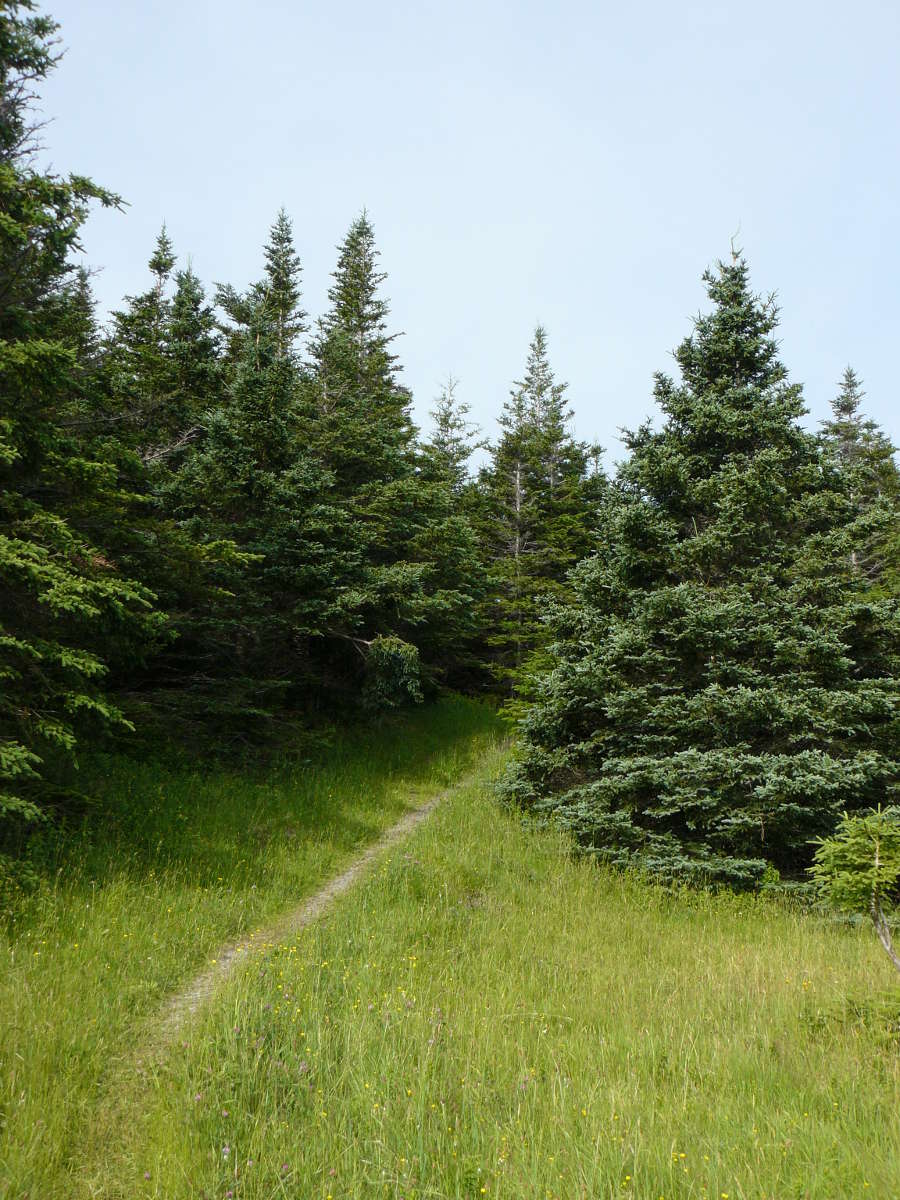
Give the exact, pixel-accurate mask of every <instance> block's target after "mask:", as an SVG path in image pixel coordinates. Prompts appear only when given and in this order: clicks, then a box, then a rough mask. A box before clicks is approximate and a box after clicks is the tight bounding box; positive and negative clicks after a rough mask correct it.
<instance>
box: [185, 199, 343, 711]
mask: <svg viewBox="0 0 900 1200" xmlns="http://www.w3.org/2000/svg"><path fill="white" fill-rule="evenodd" d="M265 263H266V268H265V273H264V275H263V278H262V279H261V280H260V281H259V282H258V283H256V284H254V285H253V287H251V288H250V289H249V291H248V292H247V293H246V294H244V295H240V294H238V293H237V292H235V291H234V289H232V288H227V287H226V288H220V289H219V293H218V297H219V300H220V302H221V304H222V306H223V307H224V308H225V310H226V312H227V313H228V314H229V315H230V316H231V318H232V325H231V326H230V328H229V330H228V336H229V342H230V351H229V358H230V362H229V368H228V372H227V384H226V386H225V390H224V394H223V397H222V400H221V402H220V404H219V405H218V406H217V407H215V408H213V409H212V410H210V412H209V413H208V414H207V416H206V418H205V421H204V431H203V438H202V441H201V443H200V444H199V445H198V447H197V449H196V451H195V452H194V453H193V454H192V455H191V456H190V457H189V459H188V460H187V461H186V462H185V464H184V466H183V468H182V469H181V470H180V471H179V473H178V476H177V478H176V480H175V481H174V484H173V487H172V502H173V504H174V506H175V507H174V512H175V514H176V515H177V517H178V518H179V520H180V521H182V522H183V523H184V524H185V526H186V528H187V529H188V530H189V531H190V532H191V533H192V535H193V536H194V537H196V538H197V539H199V540H205V541H206V542H207V543H208V544H209V545H210V546H212V547H215V546H220V545H222V544H224V545H226V546H231V547H233V548H234V551H235V552H234V553H232V554H230V555H228V556H227V557H226V558H225V559H224V560H223V562H222V563H221V564H220V566H219V568H218V571H217V577H218V580H219V583H220V586H221V589H222V596H223V601H222V603H221V604H219V605H218V606H216V607H215V608H214V609H212V610H211V611H207V612H205V613H198V614H196V615H195V616H194V617H193V618H192V619H191V620H190V622H189V628H187V629H186V630H185V634H184V637H185V640H186V642H187V644H188V646H189V647H191V652H192V654H193V656H194V658H195V659H196V661H197V662H198V664H199V663H202V662H205V663H206V669H205V674H206V676H207V678H211V679H213V680H216V681H222V683H221V685H219V684H218V683H216V684H214V693H215V694H214V695H212V696H210V695H209V693H208V692H204V691H203V690H202V689H201V690H200V692H199V693H198V696H199V699H200V700H201V701H202V702H203V703H204V704H206V705H207V706H208V707H210V708H211V709H212V710H213V711H214V712H215V713H216V714H217V717H218V719H220V720H221V719H222V718H223V717H226V716H233V717H234V718H235V720H236V721H238V722H243V724H244V726H246V724H247V718H248V716H252V715H254V714H255V715H257V716H265V715H266V714H267V713H269V712H270V711H271V710H272V709H273V708H274V707H277V706H280V705H283V704H285V703H288V702H289V701H290V699H291V695H292V693H293V694H294V695H295V696H304V698H305V697H306V695H307V694H308V692H309V688H310V682H311V680H315V684H316V685H318V683H319V681H318V679H317V678H316V677H315V673H314V672H313V673H312V674H311V668H310V666H309V653H308V650H309V641H310V639H311V638H314V637H316V636H319V635H321V633H322V625H323V621H324V620H325V618H326V615H327V613H328V612H329V611H330V609H331V608H332V607H333V599H332V597H331V583H332V580H333V578H334V574H335V570H334V565H333V563H332V557H333V554H334V546H335V543H336V541H337V540H338V539H336V537H335V535H334V532H333V529H332V524H333V522H334V519H335V514H334V513H333V512H332V511H331V510H330V509H329V507H328V505H327V503H326V502H325V499H324V493H325V490H326V488H327V485H328V482H329V477H328V475H327V473H326V472H325V470H324V468H323V467H322V466H321V464H320V463H319V461H318V459H317V457H316V455H315V453H314V451H312V450H311V449H310V447H309V444H308V441H309V428H308V424H309V422H308V416H309V414H308V411H307V410H306V409H305V408H304V396H305V395H306V392H305V391H304V380H305V375H304V369H303V368H302V365H301V363H300V359H299V354H298V352H297V348H296V345H295V339H296V337H297V335H298V334H299V332H300V331H301V330H302V329H303V327H304V320H305V318H304V314H303V310H302V307H301V293H300V264H299V258H298V256H297V253H296V251H295V249H294V245H293V239H292V235H291V228H290V222H289V220H288V218H287V217H286V215H285V214H284V212H281V213H279V214H278V217H277V219H276V221H275V224H274V225H273V227H272V230H271V231H270V236H269V240H268V242H267V245H266V247H265ZM192 310H193V311H196V304H194V305H193V306H192ZM195 340H196V339H195ZM306 391H307V392H308V388H307V389H306ZM236 570H238V572H239V573H238V575H237V576H235V571H236ZM229 593H230V594H231V595H230V599H229Z"/></svg>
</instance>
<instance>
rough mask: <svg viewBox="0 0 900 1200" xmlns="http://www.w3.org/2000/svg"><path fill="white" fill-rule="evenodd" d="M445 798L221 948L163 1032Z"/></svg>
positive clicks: (180, 996) (315, 914)
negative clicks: (251, 954)
mask: <svg viewBox="0 0 900 1200" xmlns="http://www.w3.org/2000/svg"><path fill="white" fill-rule="evenodd" d="M457 786H458V785H457ZM446 795H447V793H446V792H442V793H441V794H440V795H438V796H435V797H434V798H433V799H432V800H429V801H428V803H427V804H423V805H422V807H421V808H414V809H412V810H411V811H410V812H408V813H406V815H405V816H403V817H401V819H400V820H399V821H398V822H397V823H396V825H392V826H391V827H390V829H387V830H386V831H385V832H384V833H383V834H382V835H381V837H380V838H379V839H378V840H377V841H376V842H373V843H372V845H371V846H368V847H367V848H366V849H365V850H364V851H363V852H362V854H360V855H359V857H358V858H355V859H354V860H353V862H352V863H351V864H350V865H349V866H348V867H347V868H345V870H343V871H341V873H340V874H339V875H335V876H333V877H332V878H331V879H329V880H328V882H327V883H324V884H323V885H322V886H321V887H320V888H319V889H318V890H317V891H315V892H313V894H312V895H311V896H308V897H307V899H306V900H304V901H303V903H302V904H300V905H298V907H297V908H294V909H291V910H290V911H289V912H287V913H285V914H284V916H282V917H280V918H279V919H278V920H277V921H276V922H275V923H274V924H272V925H269V926H268V927H267V928H266V929H260V930H258V931H257V932H256V933H253V934H249V935H248V936H246V937H242V938H238V939H237V940H236V941H232V942H227V943H226V944H225V945H224V946H222V947H221V948H220V949H219V950H218V952H217V953H216V954H215V955H214V959H215V961H214V963H213V964H212V965H211V966H210V968H209V970H207V971H204V972H203V974H202V975H197V976H195V978H194V979H192V980H191V982H190V983H189V984H188V985H187V986H186V987H185V988H183V989H182V990H181V991H180V992H177V993H176V994H175V995H174V996H172V997H171V998H170V999H169V1001H168V1004H167V1006H166V1015H165V1018H164V1021H163V1026H164V1028H165V1030H166V1032H168V1033H172V1032H173V1031H174V1030H175V1029H177V1028H178V1026H179V1025H180V1024H181V1022H182V1021H183V1020H184V1019H185V1018H187V1017H189V1016H191V1014H192V1013H195V1012H196V1011H197V1009H198V1008H200V1006H201V1005H202V1004H203V1003H204V1001H205V1000H206V999H207V998H208V997H209V996H210V995H211V994H212V992H213V990H214V989H215V988H217V987H218V986H219V984H220V983H222V982H223V980H225V979H227V978H228V976H229V975H230V974H231V973H232V971H233V970H234V968H235V967H236V966H237V965H238V963H239V962H240V961H241V959H242V958H244V957H245V955H246V953H247V951H249V950H252V949H253V947H254V946H258V945H259V944H260V943H264V942H276V941H280V940H281V939H283V938H286V937H289V936H290V935H291V934H292V933H295V932H296V931H297V930H298V929H302V928H303V927H304V926H305V925H309V924H311V923H312V922H313V921H315V920H317V919H318V918H319V917H320V916H321V915H322V913H323V912H325V910H326V909H327V908H328V907H329V905H330V904H331V903H332V901H333V900H334V899H335V898H336V897H337V896H340V895H341V893H342V892H346V891H347V889H348V888H350V887H351V886H352V885H353V884H354V883H355V882H356V880H357V879H358V878H359V877H360V875H362V873H363V872H364V871H365V870H366V868H367V867H368V866H369V865H370V864H371V863H372V861H373V860H374V859H376V858H378V857H379V855H381V854H383V853H384V851H385V850H388V849H390V847H391V846H394V845H396V843H397V842H399V841H402V840H403V838H405V837H406V835H407V834H408V833H410V832H411V831H412V830H413V829H415V827H416V826H417V825H420V824H421V823H422V821H424V820H425V818H426V817H427V816H429V814H430V813H431V812H433V810H434V809H435V808H436V807H437V805H438V804H440V802H441V800H443V799H444V796H446Z"/></svg>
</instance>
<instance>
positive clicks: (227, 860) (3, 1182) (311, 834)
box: [0, 700, 498, 1200]
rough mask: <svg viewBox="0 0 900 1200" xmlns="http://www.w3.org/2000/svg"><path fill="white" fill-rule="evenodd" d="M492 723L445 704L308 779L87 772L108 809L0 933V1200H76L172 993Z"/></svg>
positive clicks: (289, 773)
mask: <svg viewBox="0 0 900 1200" xmlns="http://www.w3.org/2000/svg"><path fill="white" fill-rule="evenodd" d="M497 727H498V723H497V720H496V718H495V717H493V715H492V714H491V713H490V712H488V711H487V710H486V709H484V708H481V707H479V706H477V705H474V704H470V703H467V702H465V701H461V700H450V701H446V702H444V703H442V704H439V705H436V706H434V707H431V708H428V709H424V710H419V711H417V712H416V713H413V714H410V715H408V716H405V717H403V718H402V719H398V720H397V721H396V722H394V723H388V724H382V725H380V726H379V727H377V728H373V729H371V730H368V731H366V730H363V731H356V732H353V733H352V734H351V733H347V734H344V735H342V736H339V737H337V738H336V739H335V742H334V745H333V746H332V748H331V750H330V751H329V752H328V753H327V754H326V755H325V757H324V759H323V760H322V761H320V762H318V763H317V764H316V765H315V766H299V765H296V764H291V763H287V762H286V763H283V764H281V765H280V766H279V765H278V764H277V763H276V764H275V765H274V766H272V765H270V767H269V768H268V770H267V771H266V772H265V774H264V775H261V774H255V775H248V774H246V773H241V772H240V771H238V770H236V769H225V768H221V767H211V768H210V769H209V770H204V769H203V768H202V767H200V766H196V765H195V766H194V768H193V769H184V768H179V767H176V766H172V765H171V764H169V765H164V764H162V763H146V764H143V765H137V764H135V763H133V762H130V761H127V760H107V761H105V762H103V763H101V764H94V766H93V767H91V768H90V770H91V771H93V772H94V773H95V774H96V773H97V772H98V771H99V770H100V769H101V768H102V770H103V771H104V773H105V776H106V777H105V779H103V780H102V781H101V780H95V782H96V783H97V784H98V786H99V790H100V808H99V810H98V811H97V812H96V813H95V814H94V815H93V816H92V820H91V823H90V826H89V827H87V828H85V829H84V830H83V831H82V832H81V833H80V834H78V835H77V836H72V835H71V834H70V836H69V837H68V838H66V839H58V840H57V841H56V842H52V841H51V842H48V843H47V844H46V845H45V847H44V856H43V858H44V862H45V863H46V877H45V879H44V881H43V883H42V884H41V886H40V887H39V888H38V890H37V892H36V893H35V894H34V895H33V896H31V897H30V898H28V899H27V900H23V901H22V903H21V904H20V905H19V906H18V907H17V909H16V911H15V912H14V913H13V914H12V916H13V920H12V923H11V926H10V927H8V928H7V931H6V933H5V934H2V935H0V1196H3V1197H4V1200H6V1198H7V1197H9V1198H10V1200H12V1198H13V1197H15V1198H17V1200H24V1198H25V1197H26V1196H27V1197H29V1198H30V1200H38V1198H40V1200H53V1198H57V1197H58V1198H60V1200H62V1198H63V1197H65V1200H70V1197H72V1196H73V1195H74V1194H75V1193H76V1183H75V1182H74V1178H73V1174H72V1172H73V1171H74V1170H76V1169H77V1167H76V1164H78V1163H79V1162H82V1161H83V1160H84V1158H85V1155H86V1154H88V1153H89V1151H90V1148H91V1147H92V1146H93V1145H94V1144H95V1141H96V1138H97V1136H98V1131H99V1130H100V1129H102V1128H103V1126H104V1118H103V1113H104V1111H105V1110H110V1111H112V1110H113V1109H115V1108H116V1103H117V1102H116V1099H115V1097H114V1096H111V1095H109V1092H110V1089H111V1088H113V1089H114V1088H115V1087H116V1086H118V1082H119V1080H120V1076H121V1064H126V1063H128V1062H131V1061H132V1059H133V1056H134V1047H135V1045H136V1044H139V1043H140V1042H141V1040H142V1039H145V1038H147V1037H148V1036H149V1035H150V1034H151V1032H152V1024H153V1022H154V1021H155V1020H156V1015H157V1014H158V1012H159V1011H160V1006H161V1004H162V1001H163V997H164V996H165V995H166V994H167V993H168V992H170V991H172V990H173V989H175V988H176V987H178V985H179V984H180V983H181V982H182V981H184V980H185V979H186V978H189V977H190V976H191V975H192V974H193V973H194V972H195V971H196V970H198V969H199V968H200V967H201V966H202V965H204V964H205V963H206V961H207V960H208V958H209V956H210V955H211V953H212V952H213V951H214V949H215V948H216V947H217V946H218V945H219V944H220V943H221V942H222V941H223V940H224V939H226V938H227V937H229V936H231V935H234V934H236V933H238V932H240V931H243V930H246V929H250V928H255V927H257V926H259V925H260V924H262V923H264V922H266V921H267V920H269V919H270V918H272V917H273V916H274V914H276V913H277V912H279V911H280V910H282V909H284V908H285V907H286V906H289V905H291V904H293V903H295V902H296V901H297V899H298V898H300V897H302V896H303V895H304V894H306V893H308V892H310V891H311V890H313V889H314V887H315V886H316V884H318V883H320V882H321V881H322V880H324V879H326V878H327V877H328V876H330V875H332V874H333V873H334V872H335V871H336V870H338V869H339V867H340V866H341V864H342V863H343V862H345V861H346V860H347V859H348V858H350V857H352V855H353V852H354V851H355V850H357V849H358V848H359V847H361V846H362V845H363V844H365V843H367V842H369V841H371V840H373V839H374V838H375V837H376V836H377V835H378V834H379V833H380V832H381V831H382V830H383V829H384V828H385V827H386V826H387V825H389V824H391V823H392V822H393V821H394V820H396V819H397V818H398V817H399V815H401V813H402V812H403V811H405V810H406V809H407V808H408V807H409V806H410V804H414V803H416V802H417V801H418V802H420V801H421V800H424V799H425V798H426V797H427V796H428V795H431V794H433V793H434V792H435V791H437V790H440V789H441V788H443V787H444V786H446V785H447V784H449V783H451V782H453V781H455V780H456V779H457V778H458V777H459V775H460V774H462V773H463V772H464V771H465V770H466V769H468V767H469V766H470V765H471V764H473V763H474V762H475V761H477V760H478V759H479V758H480V757H481V756H482V755H483V754H484V752H485V749H486V747H487V746H488V745H489V744H490V743H491V742H492V740H493V739H494V738H495V737H496V733H497ZM96 1194H105V1191H104V1190H103V1188H102V1186H101V1189H100V1191H98V1192H97V1193H96ZM127 1194H128V1195H132V1194H133V1192H132V1191H129V1192H127Z"/></svg>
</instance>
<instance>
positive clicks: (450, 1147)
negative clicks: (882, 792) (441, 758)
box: [95, 785, 900, 1200]
mask: <svg viewBox="0 0 900 1200" xmlns="http://www.w3.org/2000/svg"><path fill="white" fill-rule="evenodd" d="M873 942H874V939H873V938H872V937H871V936H870V934H869V931H867V930H865V929H859V930H854V929H849V928H842V927H839V926H836V925H827V924H824V923H822V922H820V921H819V920H818V919H817V918H816V917H814V916H812V915H810V914H805V913H803V912H800V911H798V910H795V909H791V908H789V907H786V906H785V905H783V904H779V903H777V902H775V901H772V900H753V899H750V898H748V897H740V898H736V897H734V896H727V895H726V896H719V897H712V896H708V895H697V894H677V895H673V894H671V893H668V892H666V891H663V890H661V889H657V888H653V887H650V886H647V885H646V884H644V883H641V882H639V881H637V880H633V879H626V878H622V877H621V876H615V875H610V874H605V873H603V872H600V871H598V870H597V869H596V868H594V867H592V866H591V865H589V864H586V863H584V862H580V863H579V862H575V861H572V860H571V859H570V858H569V857H568V856H567V854H566V853H565V847H564V845H562V844H561V843H559V842H558V841H557V839H556V838H554V837H553V836H551V835H547V834H546V833H543V834H541V833H534V832H529V831H527V830H525V829H523V828H522V826H521V823H520V822H518V821H517V820H516V819H515V818H514V817H513V816H511V815H510V814H508V813H504V812H503V811H501V810H499V809H498V808H496V807H495V805H494V804H493V803H492V802H490V801H489V800H487V799H486V797H485V794H484V786H483V785H479V786H475V787H473V788H471V789H470V790H468V792H465V791H464V792H461V793H457V794H456V795H455V796H454V798H453V799H452V800H451V801H449V802H447V803H446V804H445V805H443V806H442V807H441V808H440V809H439V810H438V813H437V814H436V815H435V816H434V817H433V818H432V820H431V821H430V822H429V823H428V824H427V825H426V826H425V827H424V828H423V829H422V830H421V831H420V832H418V833H417V834H416V835H415V836H414V838H413V839H412V841H411V842H410V843H409V844H408V845H407V846H406V847H404V848H402V849H400V850H398V851H397V852H395V853H393V854H392V856H391V857H390V859H389V860H388V861H386V862H385V863H384V865H383V866H382V868H381V869H380V870H379V871H378V872H377V873H376V874H375V875H374V876H373V877H371V878H370V880H369V881H368V882H367V883H365V884H363V885H361V886H360V887H359V888H358V889H357V890H355V891H354V892H353V893H352V894H350V895H348V896H347V897H345V898H344V899H343V900H341V901H340V902H339V903H338V905H337V906H336V907H335V909H334V910H333V911H332V912H331V914H330V915H329V916H328V917H327V918H326V919H325V920H323V921H322V922H321V923H320V924H319V925H318V926H317V927H315V928H311V929H308V930H306V931H304V932H303V933H301V934H300V935H298V936H297V937H296V938H295V939H292V940H291V941H290V942H289V943H287V944H281V945H276V946H271V947H268V948H266V949H264V950H263V951H261V952H260V953H259V954H258V955H257V956H256V957H255V958H254V960H253V961H252V962H251V963H249V964H248V965H247V966H246V968H245V969H244V972H243V974H242V975H241V976H240V977H239V978H237V979H235V980H233V981H232V983H231V984H230V985H229V986H227V988H225V989H224V990H223V992H222V993H221V994H220V995H219V996H218V997H217V998H216V1000H215V1001H214V1002H213V1004H212V1005H211V1007H210V1008H209V1009H208V1010H207V1011H206V1012H205V1013H204V1014H203V1015H202V1016H200V1017H198V1018H197V1019H196V1022H195V1024H194V1026H193V1027H192V1029H191V1030H190V1033H189V1034H188V1035H186V1037H185V1041H186V1044H180V1045H179V1046H178V1047H177V1048H176V1051H175V1053H174V1054H172V1055H171V1056H168V1057H165V1058H164V1059H163V1060H162V1061H161V1062H160V1063H159V1064H158V1066H157V1068H156V1070H155V1071H154V1072H153V1073H149V1074H145V1075H144V1076H143V1077H139V1076H137V1075H136V1074H134V1075H132V1079H131V1084H130V1086H131V1088H132V1092H131V1094H132V1097H133V1098H132V1101H131V1111H132V1112H133V1113H134V1115H135V1119H134V1122H133V1124H132V1125H131V1126H130V1128H129V1131H128V1135H127V1137H126V1138H125V1139H124V1141H123V1142H120V1144H119V1146H118V1149H117V1151H116V1153H115V1155H114V1156H113V1158H112V1159H107V1160H106V1161H105V1163H104V1164H103V1167H102V1171H101V1176H102V1178H103V1179H104V1180H105V1183H106V1187H107V1189H108V1190H107V1191H105V1192H104V1193H103V1194H104V1195H110V1196H116V1197H120V1196H121V1197H124V1196H142V1197H176V1196H177V1197H181V1196H185V1197H187V1196H190V1197H208V1198H209V1200H213V1198H215V1200H219V1198H222V1200H227V1198H230V1197H232V1196H233V1197H235V1198H238V1197H240V1198H243V1200H251V1198H253V1200H271V1198H273V1197H304V1198H305V1197H316V1198H321V1200H328V1198H329V1197H331V1198H332V1200H338V1198H341V1200H343V1198H349V1197H373V1198H374V1197H383V1196H389V1197H404V1198H405V1200H412V1198H413V1197H417V1198H425V1197H432V1198H438V1197H471V1198H473V1200H480V1198H481V1197H483V1196H488V1197H511V1198H513V1197H534V1198H544V1197H559V1198H560V1200H569V1198H573V1197H588V1198H593V1197H621V1196H626V1197H637V1198H640V1200H658V1198H659V1197H664V1198H665V1200H679V1198H683V1197H697V1198H701V1197H702V1198H707V1200H711V1198H715V1200H738V1198H740V1200H747V1198H750V1197H753V1198H760V1200H761V1198H762V1197H769V1198H777V1200H788V1198H794V1197H796V1198H800V1197H816V1198H828V1200H839V1198H842V1197H854V1196H859V1197H864V1198H870V1197H879V1198H881V1200H892V1198H896V1197H897V1196H900V1122H898V1119H897V1112H898V1101H900V1058H898V1041H897V1038H896V1033H895V1032H893V1031H892V1027H891V1024H890V1021H889V1020H888V1019H887V1017H886V1013H885V1010H884V1008H883V1006H881V1005H880V1004H878V1003H874V1002H873V1000H872V992H873V989H886V988H887V987H889V986H890V985H891V969H890V966H889V964H888V963H887V960H886V959H884V956H883V955H882V954H881V951H880V950H879V949H878V948H877V946H875V945H874V944H873ZM896 1009H897V1006H896V1005H895V1006H894V1012H895V1013H896ZM95 1169H96V1168H95ZM99 1177H100V1176H95V1178H99Z"/></svg>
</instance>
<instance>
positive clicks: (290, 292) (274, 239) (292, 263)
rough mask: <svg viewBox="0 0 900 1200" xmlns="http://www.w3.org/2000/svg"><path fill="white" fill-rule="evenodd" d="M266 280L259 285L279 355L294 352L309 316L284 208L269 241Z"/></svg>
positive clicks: (300, 271)
mask: <svg viewBox="0 0 900 1200" xmlns="http://www.w3.org/2000/svg"><path fill="white" fill-rule="evenodd" d="M264 254H265V259H266V277H265V279H264V280H263V282H262V283H261V284H260V291H261V293H262V299H263V303H264V305H265V308H266V311H267V313H268V314H269V315H270V317H271V318H272V320H273V321H274V323H275V329H276V341H277V346H278V353H279V354H284V353H287V352H289V351H291V350H292V349H293V345H294V342H295V340H296V338H297V337H298V336H299V335H300V334H301V333H302V332H303V330H304V329H305V328H306V313H305V312H304V311H303V309H302V308H301V307H300V276H301V274H302V268H301V266H300V256H299V255H298V254H297V251H296V248H295V246H294V229H293V224H292V222H291V219H290V217H289V216H288V215H287V213H286V212H285V210H284V208H280V209H279V210H278V214H277V216H276V217H275V221H274V223H273V224H272V228H271V229H270V230H269V240H268V242H266V246H265V250H264Z"/></svg>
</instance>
